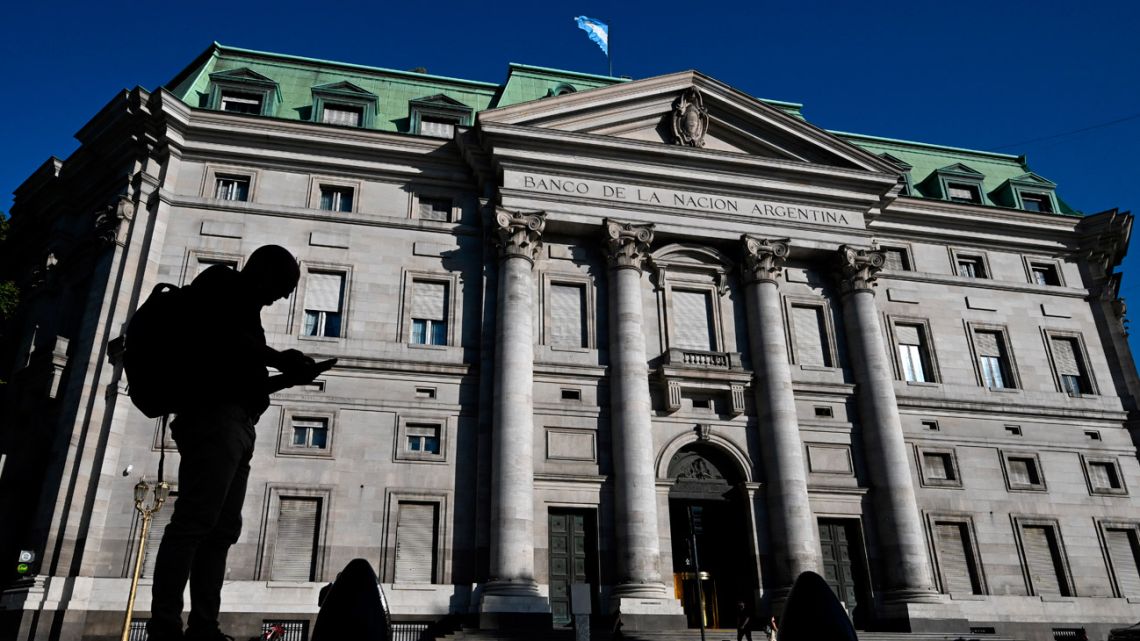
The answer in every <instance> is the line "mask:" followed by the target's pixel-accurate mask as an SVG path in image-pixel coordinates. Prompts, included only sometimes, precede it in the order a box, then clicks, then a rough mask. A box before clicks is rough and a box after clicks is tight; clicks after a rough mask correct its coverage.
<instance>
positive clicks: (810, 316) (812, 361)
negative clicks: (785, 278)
mask: <svg viewBox="0 0 1140 641" xmlns="http://www.w3.org/2000/svg"><path fill="white" fill-rule="evenodd" d="M792 333H793V335H794V338H795V348H796V363H797V364H799V365H814V366H819V367H834V363H833V362H832V359H831V345H830V343H829V341H828V340H827V325H826V324H825V321H824V317H823V307H821V306H819V305H792Z"/></svg>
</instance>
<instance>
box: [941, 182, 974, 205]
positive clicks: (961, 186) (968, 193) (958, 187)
mask: <svg viewBox="0 0 1140 641" xmlns="http://www.w3.org/2000/svg"><path fill="white" fill-rule="evenodd" d="M946 197H947V199H948V200H952V201H954V202H956V203H975V204H979V203H981V202H982V195H981V194H980V193H979V192H978V187H977V185H967V184H965V183H947V185H946Z"/></svg>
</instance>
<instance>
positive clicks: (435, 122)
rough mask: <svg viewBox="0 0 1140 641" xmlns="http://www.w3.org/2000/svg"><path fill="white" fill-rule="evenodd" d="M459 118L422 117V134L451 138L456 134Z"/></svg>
mask: <svg viewBox="0 0 1140 641" xmlns="http://www.w3.org/2000/svg"><path fill="white" fill-rule="evenodd" d="M458 124H459V121H458V120H452V119H450V118H437V117H427V116H425V117H422V118H420V134H421V135H424V136H431V137H432V138H451V137H452V135H454V134H455V126H456V125H458Z"/></svg>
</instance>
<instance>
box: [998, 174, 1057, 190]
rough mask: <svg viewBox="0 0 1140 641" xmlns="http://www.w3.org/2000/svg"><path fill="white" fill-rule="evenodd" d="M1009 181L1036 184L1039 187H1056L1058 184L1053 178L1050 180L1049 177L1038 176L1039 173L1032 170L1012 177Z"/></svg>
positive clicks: (1020, 183)
mask: <svg viewBox="0 0 1140 641" xmlns="http://www.w3.org/2000/svg"><path fill="white" fill-rule="evenodd" d="M1009 182H1010V183H1015V184H1018V185H1034V186H1038V187H1048V188H1055V187H1056V186H1057V183H1055V182H1053V181H1052V180H1049V179H1048V178H1044V177H1042V176H1038V175H1037V174H1035V173H1033V172H1032V171H1030V172H1027V173H1024V174H1021V175H1020V176H1016V177H1014V178H1010V179H1009Z"/></svg>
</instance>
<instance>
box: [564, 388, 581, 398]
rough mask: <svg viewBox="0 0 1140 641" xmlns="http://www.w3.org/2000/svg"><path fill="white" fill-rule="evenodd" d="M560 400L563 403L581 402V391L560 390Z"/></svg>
mask: <svg viewBox="0 0 1140 641" xmlns="http://www.w3.org/2000/svg"><path fill="white" fill-rule="evenodd" d="M562 400H564V401H580V400H582V390H580V389H567V388H565V387H564V388H562Z"/></svg>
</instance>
